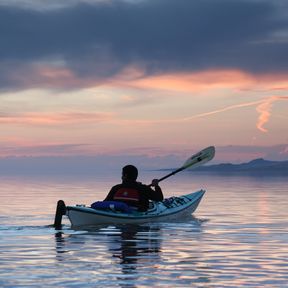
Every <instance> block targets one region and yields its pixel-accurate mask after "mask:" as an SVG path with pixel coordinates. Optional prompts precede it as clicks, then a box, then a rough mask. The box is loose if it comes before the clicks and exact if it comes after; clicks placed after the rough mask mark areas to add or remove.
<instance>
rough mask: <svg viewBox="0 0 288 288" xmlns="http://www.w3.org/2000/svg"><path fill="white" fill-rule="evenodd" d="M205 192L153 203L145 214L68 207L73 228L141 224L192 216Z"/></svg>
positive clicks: (78, 206)
mask: <svg viewBox="0 0 288 288" xmlns="http://www.w3.org/2000/svg"><path fill="white" fill-rule="evenodd" d="M204 193H205V190H199V191H196V192H193V193H190V194H187V195H183V196H179V197H170V198H168V199H164V200H163V201H160V202H154V201H153V202H151V203H150V207H149V209H148V210H147V211H145V212H138V211H132V212H129V213H127V212H122V211H117V210H114V209H113V208H111V209H94V208H91V207H87V206H85V205H76V206H66V211H65V212H66V216H68V218H69V220H70V222H71V225H72V227H79V226H87V225H88V226H91V225H99V224H141V223H147V222H161V221H171V220H175V219H180V218H181V217H184V216H187V215H191V214H192V213H193V212H194V211H195V210H196V208H197V207H198V205H199V203H200V201H201V199H202V197H203V195H204Z"/></svg>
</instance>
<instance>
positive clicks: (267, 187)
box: [0, 172, 288, 288]
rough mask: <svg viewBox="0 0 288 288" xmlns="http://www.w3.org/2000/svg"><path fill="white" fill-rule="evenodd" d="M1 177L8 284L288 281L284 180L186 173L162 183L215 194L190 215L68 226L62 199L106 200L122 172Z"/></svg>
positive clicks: (0, 277)
mask: <svg viewBox="0 0 288 288" xmlns="http://www.w3.org/2000/svg"><path fill="white" fill-rule="evenodd" d="M154 174H155V172H154V173H151V175H150V174H148V173H146V174H145V175H144V176H143V179H142V180H143V182H146V181H148V179H151V178H154V177H155V175H154ZM157 176H158V175H157ZM159 176H162V175H159ZM0 180H1V181H0V200H1V208H0V286H1V287H52V286H54V287H281V288H282V287H288V246H287V243H288V217H287V216H288V212H287V211H288V188H287V187H288V185H287V184H288V181H287V179H286V178H281V177H279V178H278V177H262V178H261V177H248V176H246V177H224V176H221V177H220V176H209V175H206V176H205V175H195V174H193V173H182V174H181V175H180V174H179V175H177V176H174V177H172V178H170V179H167V180H166V181H164V182H163V184H162V188H163V190H164V194H165V195H166V196H167V197H169V196H172V195H176V196H177V195H181V194H185V193H188V192H192V191H196V190H198V189H200V188H203V189H206V190H207V192H206V194H205V196H204V198H203V199H202V202H201V203H200V205H199V207H198V209H197V210H196V212H195V213H194V215H193V217H191V219H185V220H181V219H179V220H178V221H177V222H174V223H165V222H163V223H158V224H149V225H147V224H146V225H133V226H131V225H123V226H121V225H120V226H114V225H107V226H103V227H95V228H93V229H90V230H84V229H83V230H78V231H75V230H72V229H71V228H70V225H69V222H68V220H67V219H64V227H63V230H62V231H61V232H59V231H55V230H54V229H53V227H52V226H51V224H52V223H53V221H54V213H55V208H56V202H57V200H59V199H63V200H64V201H65V202H66V203H67V204H69V205H71V204H76V203H78V204H90V203H92V202H94V201H96V200H101V199H103V198H104V196H105V195H106V193H107V192H108V190H109V188H110V186H111V184H114V183H116V182H117V181H119V179H118V176H117V175H114V176H111V177H98V178H97V177H95V178H94V179H92V178H87V179H84V178H83V177H82V178H81V179H75V177H73V178H69V177H67V178H60V177H59V178H58V179H57V178H50V179H48V178H47V179H45V178H42V179H40V178H37V179H34V178H32V177H30V178H21V177H14V178H13V177H6V178H5V177H2V178H1V179H0Z"/></svg>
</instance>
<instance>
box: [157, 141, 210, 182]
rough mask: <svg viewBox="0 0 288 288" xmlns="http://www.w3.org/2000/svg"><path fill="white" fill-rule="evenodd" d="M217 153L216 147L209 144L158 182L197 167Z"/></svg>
mask: <svg viewBox="0 0 288 288" xmlns="http://www.w3.org/2000/svg"><path fill="white" fill-rule="evenodd" d="M214 155H215V147H214V146H209V147H207V148H205V149H203V150H202V151H200V152H198V153H196V154H194V155H192V156H191V157H190V158H189V159H187V160H186V161H185V163H184V164H183V165H182V167H180V168H178V169H177V170H175V171H173V172H171V173H169V174H168V175H166V176H164V177H162V178H160V179H158V182H160V181H163V180H164V179H167V178H168V177H170V176H172V175H175V174H176V173H178V172H180V171H183V170H185V169H187V168H189V167H190V168H192V167H193V168H196V167H198V166H200V165H203V164H205V163H207V162H208V161H210V160H211V159H213V157H214Z"/></svg>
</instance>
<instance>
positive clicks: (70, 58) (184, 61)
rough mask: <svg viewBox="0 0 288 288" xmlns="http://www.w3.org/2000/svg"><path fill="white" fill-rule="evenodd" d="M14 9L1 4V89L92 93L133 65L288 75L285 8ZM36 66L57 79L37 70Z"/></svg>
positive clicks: (154, 3)
mask: <svg viewBox="0 0 288 288" xmlns="http://www.w3.org/2000/svg"><path fill="white" fill-rule="evenodd" d="M21 2H22V4H23V3H24V4H25V5H24V4H23V5H20V6H16V5H15V3H21ZM38 2H39V1H38ZM52 2H53V3H54V4H55V3H56V2H55V1H52ZM52 2H51V3H52ZM3 3H4V4H5V5H3ZM11 3H12V4H13V3H14V5H12V4H10V5H9V2H8V1H4V2H3V1H2V5H0V26H1V27H2V28H1V32H0V36H1V46H0V67H1V71H0V72H1V73H0V75H1V76H0V87H1V88H2V89H16V88H18V89H24V88H27V87H30V86H32V87H34V86H37V87H45V88H47V86H48V87H49V88H52V87H53V86H54V85H55V86H56V87H57V88H58V87H59V86H60V87H61V85H60V84H61V83H60V82H63V85H62V86H63V88H64V87H65V86H66V87H71V86H72V87H73V88H77V87H87V85H88V86H89V85H97V84H99V83H102V82H103V81H107V79H111V78H113V77H115V76H117V75H119V74H121V72H122V71H123V70H125V69H126V68H127V67H129V66H134V67H138V68H139V69H141V70H142V71H144V76H146V75H161V74H165V73H176V72H195V71H204V70H206V69H210V70H211V69H224V70H225V69H228V70H243V71H247V72H249V73H254V74H259V73H260V74H261V73H276V74H277V73H282V74H283V73H286V72H288V65H287V63H288V54H287V50H288V49H287V48H288V41H287V37H285V35H287V34H286V33H287V31H288V20H287V17H284V16H286V15H282V14H283V12H282V11H284V9H279V8H281V7H280V6H279V3H280V4H281V5H283V3H285V2H281V1H272V0H264V1H256V0H255V1H253V0H252V1H251V0H249V1H248V0H235V1H230V0H216V1H215V0H194V1H175V0H143V1H116V0H110V1H85V2H83V1H82V2H80V1H79V2H77V1H76V0H75V1H70V2H69V4H70V5H68V4H67V5H60V6H61V7H60V6H59V7H57V5H56V6H53V9H40V8H41V5H40V4H39V5H38V9H36V10H35V9H31V7H32V5H33V3H34V4H35V3H36V2H33V1H13V2H11ZM41 3H42V2H41ZM43 3H44V2H43ZM59 3H60V4H61V3H64V2H59ZM46 4H47V3H46V2H45V5H46ZM35 5H36V4H35ZM42 5H44V4H42ZM48 6H49V5H48ZM23 7H24V8H23ZM35 7H36V6H35ZM51 7H52V6H51ZM160 11H161V13H160ZM281 13H282V14H281ZM39 63H42V67H45V69H46V71H47V70H49V69H50V71H53V72H55V75H57V77H54V78H53V75H52V74H50V75H47V73H46V74H45V73H43V69H42V70H41V69H37V65H39ZM35 65H36V66H35ZM35 67H36V68H35ZM25 71H26V73H25ZM35 75H38V78H37V77H36V80H37V79H38V81H35ZM56 78H57V79H56ZM56 80H57V81H56Z"/></svg>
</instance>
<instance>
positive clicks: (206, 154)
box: [182, 146, 215, 169]
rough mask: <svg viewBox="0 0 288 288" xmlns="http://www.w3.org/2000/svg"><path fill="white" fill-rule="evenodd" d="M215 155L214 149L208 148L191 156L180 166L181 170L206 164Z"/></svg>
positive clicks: (212, 147)
mask: <svg viewBox="0 0 288 288" xmlns="http://www.w3.org/2000/svg"><path fill="white" fill-rule="evenodd" d="M214 155H215V147H214V146H209V147H207V148H205V149H203V150H202V151H200V152H198V153H197V154H195V155H193V156H191V157H190V158H189V159H188V160H187V161H186V162H185V163H184V165H183V166H182V168H183V169H186V168H188V167H190V168H196V167H198V166H200V165H203V164H205V163H207V162H208V161H210V160H212V159H213V158H214Z"/></svg>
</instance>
